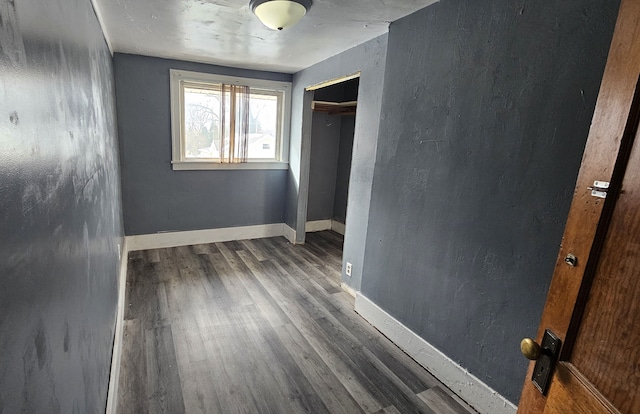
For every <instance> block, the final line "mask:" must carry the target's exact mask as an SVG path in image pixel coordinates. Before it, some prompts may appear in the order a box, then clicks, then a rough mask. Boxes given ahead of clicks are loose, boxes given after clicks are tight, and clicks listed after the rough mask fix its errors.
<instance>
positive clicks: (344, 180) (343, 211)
mask: <svg viewBox="0 0 640 414" xmlns="http://www.w3.org/2000/svg"><path fill="white" fill-rule="evenodd" d="M355 129H356V117H355V115H344V116H342V119H341V122H340V147H339V149H338V170H337V173H336V191H335V193H334V200H333V219H335V220H337V221H339V222H341V223H344V222H345V219H346V217H347V201H348V196H349V175H350V174H351V155H352V154H353V137H354V134H355Z"/></svg>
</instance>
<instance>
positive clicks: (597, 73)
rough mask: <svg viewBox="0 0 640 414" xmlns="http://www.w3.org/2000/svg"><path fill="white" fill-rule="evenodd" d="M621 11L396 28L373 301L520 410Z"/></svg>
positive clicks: (517, 8) (377, 187)
mask: <svg viewBox="0 0 640 414" xmlns="http://www.w3.org/2000/svg"><path fill="white" fill-rule="evenodd" d="M617 8H618V3H617V2H616V1H610V0H598V1H592V2H586V1H580V0H567V1H563V2H533V3H532V2H526V1H524V0H517V1H513V0H487V1H482V2H474V1H468V0H446V1H442V2H440V3H437V4H434V5H432V6H429V7H427V8H426V9H423V10H421V11H419V12H417V13H415V14H412V15H410V16H408V17H406V18H404V19H402V20H400V21H397V22H395V23H393V24H392V25H391V27H390V32H389V46H388V58H387V67H386V74H385V83H384V100H383V105H382V113H383V118H382V121H381V123H380V134H379V142H378V151H377V158H376V166H375V173H374V182H373V190H372V196H371V210H370V216H369V232H368V236H367V241H366V252H365V261H364V263H365V269H364V274H365V278H364V280H363V283H362V291H363V293H364V294H365V295H366V296H367V297H369V298H370V299H372V300H373V301H374V302H376V303H377V304H378V305H379V306H381V307H382V308H384V309H385V310H386V311H388V312H389V313H390V314H391V315H393V316H394V317H396V318H398V319H399V320H400V321H401V322H402V323H404V324H405V325H406V326H407V327H409V328H410V329H412V330H413V331H415V332H416V333H418V334H419V335H420V336H422V337H423V338H425V339H426V340H427V341H428V342H430V343H431V344H433V345H434V346H436V347H437V348H438V349H440V350H441V351H443V352H444V353H445V354H446V355H448V356H449V357H451V358H452V359H453V360H455V361H457V362H459V363H460V364H461V365H462V366H463V367H464V368H467V369H469V371H470V372H471V373H472V374H474V375H476V376H477V377H479V378H480V379H481V380H482V381H484V382H486V383H487V384H488V385H490V386H491V387H493V388H494V389H495V390H497V391H498V392H499V393H501V394H502V395H504V396H506V397H507V398H508V399H510V400H511V401H513V402H514V403H517V401H518V398H519V394H520V389H521V386H522V381H523V379H524V375H525V370H526V366H527V361H526V360H525V359H524V358H523V357H522V356H521V355H520V351H519V349H518V342H519V340H520V339H521V338H522V337H524V336H530V335H533V334H535V332H536V329H537V324H538V321H539V318H540V314H541V311H542V308H543V305H544V301H545V297H546V292H547V289H548V286H549V282H550V278H551V275H552V272H553V266H554V262H555V258H556V255H557V251H558V247H559V244H560V239H561V236H562V232H563V227H564V223H565V219H566V215H567V212H568V208H569V204H570V202H571V197H572V193H573V186H574V184H575V178H576V175H577V171H578V168H579V165H580V160H581V156H582V151H583V148H584V144H585V141H586V137H587V134H588V130H589V125H590V121H591V116H592V112H593V108H594V104H595V101H596V97H597V93H598V88H599V85H600V80H601V77H602V73H603V69H604V65H605V60H606V56H607V51H608V47H609V44H610V41H611V35H612V33H613V28H614V23H615V16H616V14H617ZM348 223H349V222H348Z"/></svg>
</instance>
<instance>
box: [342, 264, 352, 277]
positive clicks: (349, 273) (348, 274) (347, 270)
mask: <svg viewBox="0 0 640 414" xmlns="http://www.w3.org/2000/svg"><path fill="white" fill-rule="evenodd" d="M344 272H345V273H346V274H347V276H351V263H349V262H347V268H346V269H345V271H344Z"/></svg>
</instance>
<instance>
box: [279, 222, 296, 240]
mask: <svg viewBox="0 0 640 414" xmlns="http://www.w3.org/2000/svg"><path fill="white" fill-rule="evenodd" d="M282 236H284V238H285V239H287V240H289V243H291V244H296V231H295V230H294V229H292V228H291V227H289V226H287V225H286V224H283V225H282Z"/></svg>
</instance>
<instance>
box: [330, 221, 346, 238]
mask: <svg viewBox="0 0 640 414" xmlns="http://www.w3.org/2000/svg"><path fill="white" fill-rule="evenodd" d="M331 230H333V231H335V232H336V233H338V234H342V235H343V236H344V231H345V225H344V223H340V222H339V221H336V220H331Z"/></svg>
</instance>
